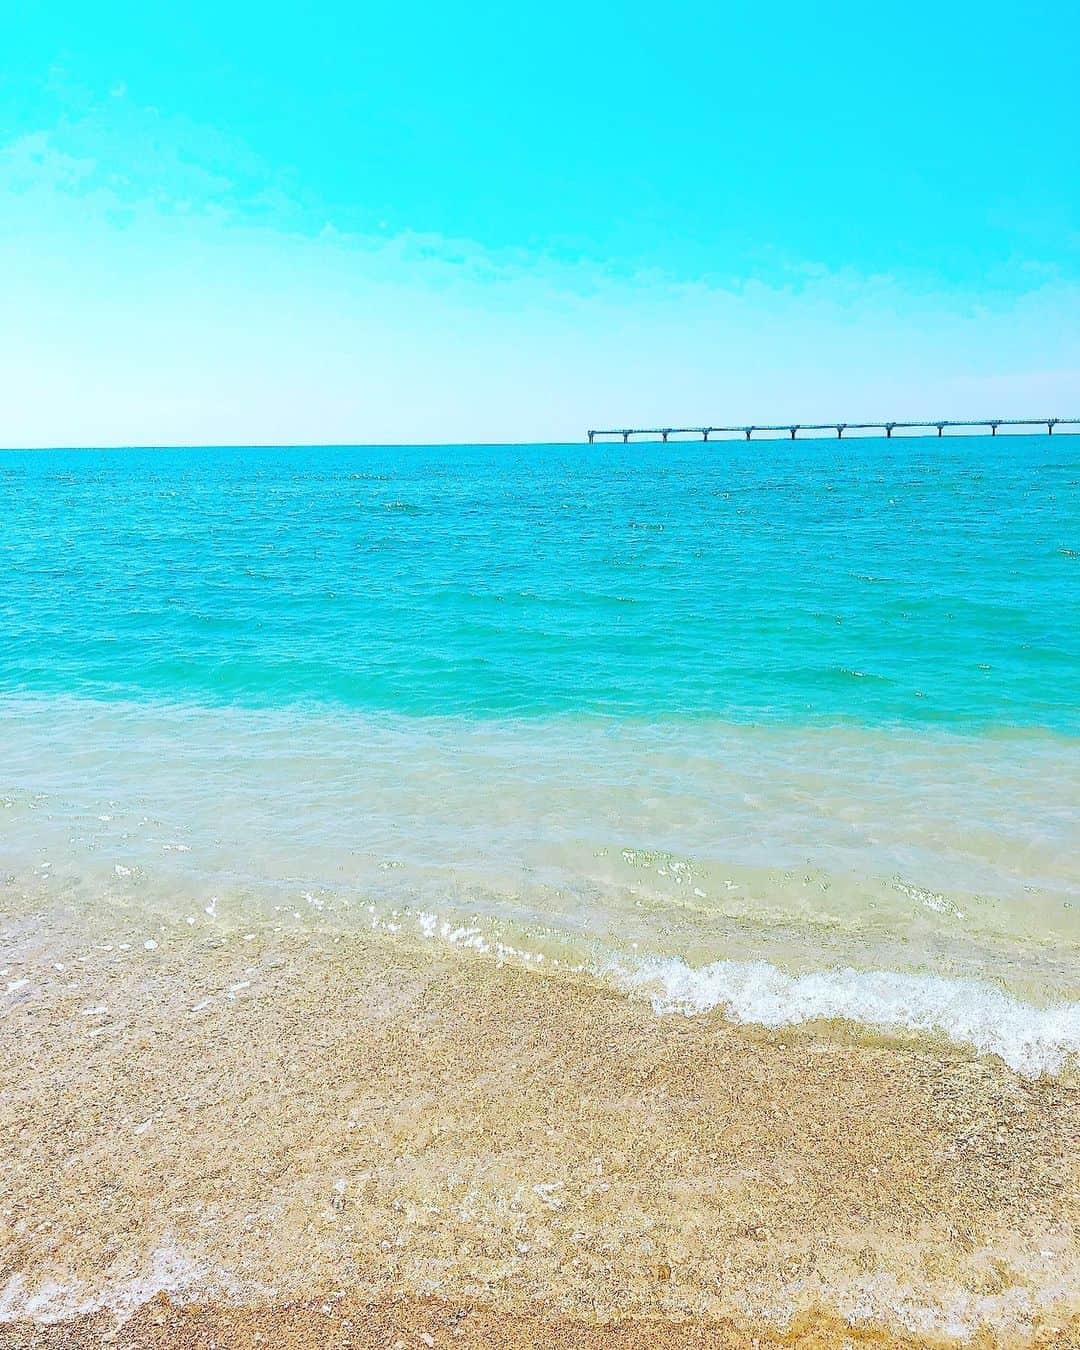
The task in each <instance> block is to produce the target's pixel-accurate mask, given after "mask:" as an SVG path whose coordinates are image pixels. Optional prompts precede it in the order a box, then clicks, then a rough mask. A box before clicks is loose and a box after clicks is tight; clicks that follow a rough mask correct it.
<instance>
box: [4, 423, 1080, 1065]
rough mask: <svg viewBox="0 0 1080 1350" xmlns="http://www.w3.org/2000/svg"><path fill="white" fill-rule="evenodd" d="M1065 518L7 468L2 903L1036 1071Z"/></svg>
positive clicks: (1064, 657) (324, 457) (400, 457)
mask: <svg viewBox="0 0 1080 1350" xmlns="http://www.w3.org/2000/svg"><path fill="white" fill-rule="evenodd" d="M1078 483H1080V440H1074V439H1071V438H1069V437H1066V436H1060V437H1054V438H1050V437H1047V436H1045V435H1042V436H1010V437H1001V438H994V439H991V438H989V437H957V438H943V439H941V440H938V439H936V438H935V439H932V440H925V439H895V440H891V441H886V440H878V439H866V440H847V441H843V442H836V441H799V442H795V443H790V442H783V441H775V442H753V443H751V444H745V443H742V442H720V443H709V444H707V445H701V444H689V443H681V444H675V443H672V444H668V445H665V446H660V445H652V444H631V445H629V446H622V445H616V446H608V445H594V446H566V445H558V446H552V445H529V446H484V447H481V446H447V447H419V448H402V447H319V448H297V449H257V448H252V449H232V448H222V449H190V450H175V449H162V450H110V451H94V450H71V451H59V450H58V451H36V452H10V453H6V454H4V455H3V456H2V457H0V498H2V504H3V510H2V512H0V623H2V629H0V726H2V729H3V731H2V746H0V806H2V812H0V831H2V832H0V869H2V871H3V873H4V881H5V887H4V891H3V895H4V896H5V900H6V908H7V909H8V911H9V913H10V914H11V915H12V916H16V915H22V916H24V921H27V920H26V916H30V915H32V916H33V919H34V932H35V934H36V937H37V940H43V935H47V934H48V933H49V932H50V930H51V929H52V928H53V927H54V926H55V927H56V929H57V930H59V929H61V928H62V929H63V930H64V931H65V932H69V931H70V929H71V916H72V914H77V915H78V923H79V925H80V926H82V927H83V928H84V929H85V931H86V932H88V933H92V932H93V931H94V930H95V926H97V925H108V924H111V923H113V922H114V921H115V920H116V918H117V916H118V915H122V916H123V922H124V923H126V924H128V925H129V926H131V927H133V929H135V930H137V931H138V932H140V933H141V932H143V930H145V931H146V932H147V933H150V932H153V933H154V934H156V935H159V930H161V931H164V932H173V931H181V930H183V929H185V928H188V929H190V928H196V929H197V930H199V931H200V932H201V931H204V930H207V931H211V932H218V931H221V932H226V931H239V930H243V931H245V932H250V931H251V930H252V929H253V928H255V927H257V926H259V925H263V926H267V927H269V928H277V929H282V928H284V929H289V928H297V929H302V930H305V931H306V930H312V931H315V932H326V933H338V932H348V931H351V930H355V929H357V928H364V929H372V930H385V931H387V932H391V933H398V934H402V935H406V936H411V937H412V938H414V939H415V940H416V941H418V942H421V943H430V944H435V945H437V946H439V947H441V948H459V949H461V950H462V951H463V952H468V953H470V954H472V955H473V956H481V957H483V958H485V959H487V960H490V961H491V962H494V963H499V962H506V961H511V962H518V963H521V964H524V965H525V966H529V967H534V968H535V967H538V966H541V965H543V966H545V967H546V968H547V969H549V970H558V969H566V970H568V971H571V972H580V971H587V972H590V973H592V974H595V975H597V976H598V977H599V978H601V979H603V980H605V981H607V982H609V983H610V985H611V986H612V987H613V988H615V989H617V990H618V991H620V993H622V994H625V996H626V997H628V998H637V999H644V1000H647V1001H648V1002H650V1003H651V1005H652V1006H653V1007H654V1008H655V1010H656V1011H657V1012H659V1013H663V1012H677V1013H684V1014H694V1013H698V1012H702V1011H706V1010H712V1009H719V1010H720V1011H721V1012H723V1013H724V1015H725V1016H727V1017H728V1018H730V1019H733V1020H735V1021H737V1022H744V1023H753V1024H761V1025H764V1026H769V1027H777V1026H784V1025H791V1024H799V1023H804V1022H808V1021H815V1020H818V1019H844V1020H847V1021H848V1022H851V1023H854V1024H856V1025H861V1026H864V1027H865V1028H867V1029H869V1030H871V1031H872V1032H874V1033H875V1034H880V1033H886V1034H888V1033H897V1034H903V1035H909V1036H910V1035H916V1036H926V1037H930V1038H932V1039H933V1038H938V1039H941V1038H944V1039H945V1040H948V1041H950V1042H953V1043H955V1044H957V1045H961V1046H965V1047H967V1048H968V1049H969V1050H973V1051H975V1052H978V1053H982V1054H990V1055H994V1056H997V1057H999V1058H1000V1059H1002V1060H1003V1061H1004V1062H1005V1063H1006V1064H1008V1065H1009V1066H1011V1067H1012V1068H1014V1069H1016V1070H1018V1071H1020V1072H1021V1073H1024V1074H1027V1075H1029V1076H1038V1075H1039V1074H1042V1073H1053V1072H1056V1071H1058V1070H1059V1069H1060V1068H1061V1067H1062V1065H1063V1064H1064V1063H1065V1062H1066V1061H1067V1060H1068V1058H1069V1057H1070V1056H1071V1055H1075V1054H1076V1053H1077V1052H1078V1051H1080V1003H1078V1002H1077V999H1078V994H1080V989H1078V971H1080V963H1078V959H1077V958H1078V944H1080V869H1078V866H1077V857H1078V843H1080V739H1078V737H1080V584H1078V580H1080V572H1078V569H1080V491H1078ZM54 938H55V940H56V941H57V942H58V941H59V936H58V933H54ZM2 990H3V985H0V993H2Z"/></svg>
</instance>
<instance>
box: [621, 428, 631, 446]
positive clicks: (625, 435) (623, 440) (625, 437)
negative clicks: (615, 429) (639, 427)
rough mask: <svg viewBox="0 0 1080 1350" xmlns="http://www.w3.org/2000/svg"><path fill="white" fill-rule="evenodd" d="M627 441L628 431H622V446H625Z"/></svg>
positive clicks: (628, 437)
mask: <svg viewBox="0 0 1080 1350" xmlns="http://www.w3.org/2000/svg"><path fill="white" fill-rule="evenodd" d="M629 439H630V433H629V432H628V431H624V432H623V434H622V443H623V445H625V444H626V442H627V441H628V440H629Z"/></svg>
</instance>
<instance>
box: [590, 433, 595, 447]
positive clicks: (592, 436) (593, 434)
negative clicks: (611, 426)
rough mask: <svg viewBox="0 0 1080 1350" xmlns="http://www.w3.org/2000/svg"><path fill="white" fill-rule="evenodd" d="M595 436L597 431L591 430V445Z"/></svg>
mask: <svg viewBox="0 0 1080 1350" xmlns="http://www.w3.org/2000/svg"><path fill="white" fill-rule="evenodd" d="M595 436H596V432H595V431H590V432H589V444H590V445H592V443H593V440H594V438H595Z"/></svg>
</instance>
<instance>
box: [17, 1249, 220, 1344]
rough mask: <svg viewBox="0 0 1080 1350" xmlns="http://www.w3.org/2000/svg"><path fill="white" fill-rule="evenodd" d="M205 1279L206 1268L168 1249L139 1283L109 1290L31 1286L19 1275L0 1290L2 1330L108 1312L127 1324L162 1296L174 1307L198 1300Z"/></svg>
mask: <svg viewBox="0 0 1080 1350" xmlns="http://www.w3.org/2000/svg"><path fill="white" fill-rule="evenodd" d="M205 1276H206V1269H205V1267H203V1266H201V1265H198V1264H197V1263H196V1262H194V1261H192V1260H190V1259H189V1258H188V1257H187V1256H185V1255H184V1254H183V1253H182V1252H179V1251H176V1250H175V1249H174V1248H169V1247H163V1248H159V1249H158V1250H157V1251H155V1252H153V1253H152V1254H151V1256H150V1258H149V1260H148V1261H147V1262H146V1264H145V1265H144V1267H143V1269H142V1270H141V1271H140V1272H139V1273H138V1274H137V1275H136V1276H135V1277H134V1278H132V1279H129V1280H126V1281H123V1282H122V1283H117V1284H115V1285H110V1286H106V1287H104V1288H95V1287H93V1286H91V1285H88V1284H84V1283H82V1282H81V1281H75V1282H72V1283H70V1284H60V1283H59V1282H58V1281H56V1280H53V1279H45V1280H42V1281H40V1282H39V1283H37V1284H32V1283H31V1282H30V1281H29V1280H27V1279H26V1277H25V1276H24V1275H20V1274H16V1275H13V1276H12V1277H11V1278H10V1279H9V1280H8V1282H7V1284H6V1285H4V1286H3V1287H2V1288H0V1325H2V1324H3V1323H5V1322H18V1321H23V1320H26V1321H30V1322H39V1323H45V1324H47V1323H50V1322H62V1321H65V1320H66V1319H67V1318H70V1317H83V1316H88V1315H93V1314H94V1313H99V1312H105V1311H108V1312H112V1313H114V1314H115V1315H116V1317H117V1319H118V1320H121V1321H122V1320H123V1319H124V1318H125V1317H128V1316H130V1315H131V1314H132V1313H133V1312H134V1311H135V1310H136V1309H137V1308H140V1307H142V1305H143V1304H144V1303H149V1301H150V1300H151V1299H152V1298H155V1297H156V1296H157V1295H158V1294H167V1295H168V1296H169V1298H170V1299H171V1300H172V1301H173V1302H183V1301H185V1300H186V1299H188V1298H191V1297H193V1296H194V1293H195V1290H196V1289H197V1288H199V1287H200V1285H201V1283H202V1281H203V1280H204V1278H205Z"/></svg>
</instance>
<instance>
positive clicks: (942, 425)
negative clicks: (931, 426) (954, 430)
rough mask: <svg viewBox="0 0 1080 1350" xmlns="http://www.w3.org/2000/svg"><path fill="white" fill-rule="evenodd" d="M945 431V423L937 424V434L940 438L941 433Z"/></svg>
mask: <svg viewBox="0 0 1080 1350" xmlns="http://www.w3.org/2000/svg"><path fill="white" fill-rule="evenodd" d="M944 430H945V423H944V422H939V423H938V424H937V434H938V435H939V436H940V435H941V433H942V432H943V431H944Z"/></svg>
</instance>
